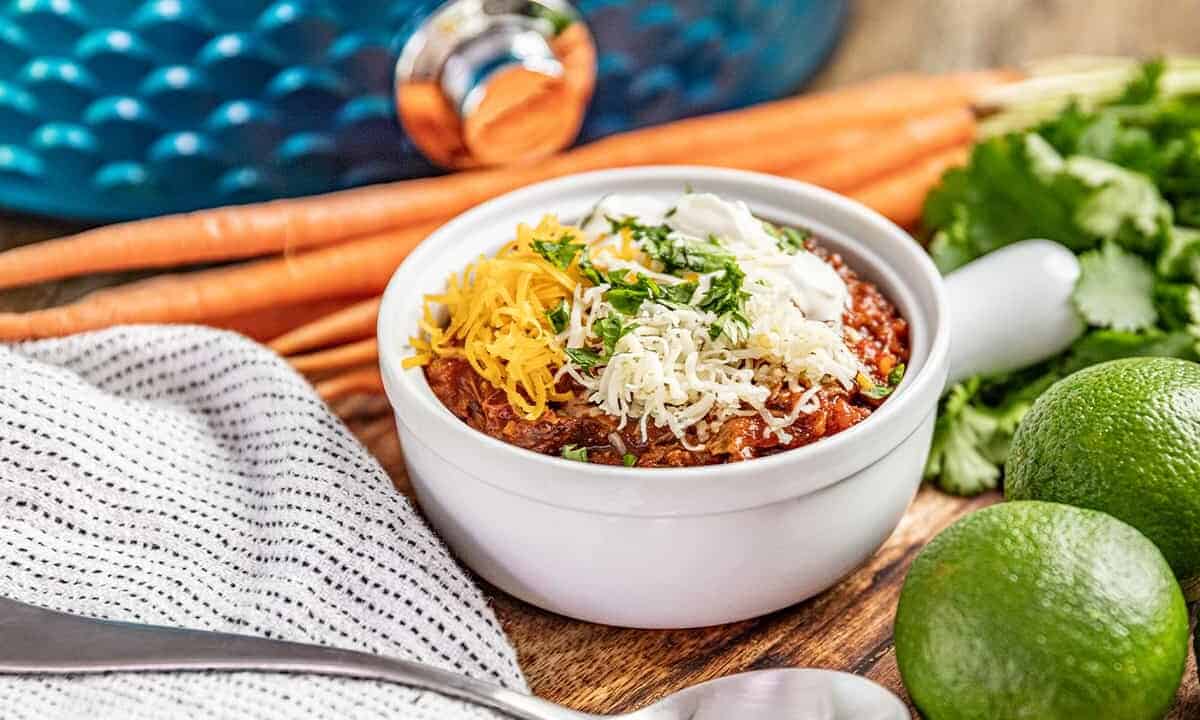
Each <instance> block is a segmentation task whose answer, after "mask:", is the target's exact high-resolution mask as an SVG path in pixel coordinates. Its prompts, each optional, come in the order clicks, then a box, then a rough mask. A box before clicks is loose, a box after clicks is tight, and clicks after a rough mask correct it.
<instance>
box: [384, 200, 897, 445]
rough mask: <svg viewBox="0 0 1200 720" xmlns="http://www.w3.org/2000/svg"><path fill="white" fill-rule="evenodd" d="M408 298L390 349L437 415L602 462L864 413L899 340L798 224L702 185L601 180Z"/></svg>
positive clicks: (885, 316)
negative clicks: (403, 335) (617, 184)
mask: <svg viewBox="0 0 1200 720" xmlns="http://www.w3.org/2000/svg"><path fill="white" fill-rule="evenodd" d="M425 303H426V310H427V311H429V315H428V319H427V320H425V321H424V322H423V323H422V328H421V333H420V334H419V335H418V336H417V337H414V338H412V339H411V340H410V342H411V343H412V344H413V346H414V347H416V348H417V351H416V353H415V354H414V355H413V356H411V357H410V358H408V359H406V360H405V365H407V366H410V367H411V366H416V365H420V366H423V367H424V368H425V376H426V380H427V381H428V383H429V385H430V387H431V388H432V390H433V392H434V394H435V395H437V397H438V399H439V400H441V401H442V403H443V404H445V406H446V407H447V408H448V409H449V410H450V411H451V412H453V413H454V414H455V415H456V416H458V417H459V418H460V419H462V420H463V421H464V422H466V423H467V424H468V425H470V426H471V427H473V428H475V429H476V430H479V431H480V432H483V433H486V434H488V435H490V436H492V437H494V438H497V439H500V440H502V441H504V442H507V443H510V444H512V445H516V446H518V447H522V448H526V449H528V450H532V451H535V452H540V453H547V454H550V455H558V456H561V457H564V458H567V459H571V460H578V461H582V462H592V463H600V464H606V465H623V466H626V467H634V466H636V467H645V468H650V467H684V466H692V465H711V464H717V463H727V462H737V461H742V460H748V459H752V458H755V457H762V456H765V455H771V454H774V453H777V452H782V451H785V450H789V449H793V448H797V447H800V446H803V445H807V444H809V443H812V442H815V441H817V440H820V439H821V438H823V437H826V436H829V435H833V434H835V433H837V432H840V431H841V430H844V429H846V428H848V427H851V426H853V425H855V424H857V423H859V422H861V421H862V420H864V419H866V417H867V416H869V415H870V414H871V412H873V411H874V410H875V408H877V407H878V406H879V405H880V404H881V403H883V402H884V401H885V400H886V399H887V397H888V396H889V395H891V393H892V392H893V390H894V389H895V388H896V387H897V385H899V383H900V382H901V380H902V379H903V377H904V372H905V368H906V361H907V360H908V354H909V353H908V324H907V322H906V321H905V320H904V319H903V318H902V317H900V315H899V314H898V313H897V311H896V309H895V306H894V305H892V303H891V302H889V301H888V299H887V298H886V297H884V295H883V293H882V292H881V291H880V290H879V288H878V287H876V286H875V285H874V284H873V283H872V282H870V281H869V280H866V279H863V278H861V277H859V276H858V274H857V273H856V272H855V271H854V270H853V269H852V268H851V267H850V266H849V265H848V264H847V263H846V262H845V260H844V259H843V258H842V257H841V256H840V255H838V254H836V253H831V252H829V251H828V250H827V249H825V248H824V247H822V246H821V244H820V242H819V240H818V239H816V238H815V237H814V236H813V235H812V233H811V232H809V231H807V230H805V229H802V228H793V227H780V226H776V225H774V224H772V223H770V222H767V221H765V220H761V219H759V218H756V217H754V216H753V215H752V214H751V213H750V210H749V208H748V207H747V206H746V205H745V203H743V202H740V201H731V200H727V199H723V198H720V197H717V196H716V195H712V194H708V193H703V192H689V193H682V194H681V195H680V197H678V198H676V199H675V200H673V201H672V202H671V203H664V202H661V201H659V200H658V199H656V198H654V197H652V196H637V195H622V194H614V195H609V196H606V197H604V198H602V199H599V200H598V201H597V203H596V206H595V207H594V208H593V209H592V210H591V211H589V212H588V214H587V216H586V217H585V218H584V219H583V221H582V222H581V223H579V225H578V226H574V225H564V224H562V222H560V220H559V218H557V217H555V216H554V215H546V216H545V217H543V218H542V219H541V220H540V221H539V222H538V224H537V225H536V226H532V225H527V224H521V225H519V226H518V227H516V228H514V240H513V241H512V242H510V243H509V244H507V245H505V246H504V247H503V248H502V249H501V250H500V251H499V252H498V253H496V254H495V255H493V256H487V257H481V258H479V259H477V260H476V261H474V262H472V263H470V264H469V265H468V266H467V267H465V268H464V269H463V270H462V271H461V272H460V273H457V274H453V275H452V276H451V277H450V278H449V279H448V282H447V289H446V291H444V292H442V293H438V294H435V295H427V296H426V298H425ZM439 311H442V313H443V314H445V315H446V316H447V317H446V319H445V321H444V322H439V321H437V320H435V319H434V318H435V316H436V315H437V314H438V312H439Z"/></svg>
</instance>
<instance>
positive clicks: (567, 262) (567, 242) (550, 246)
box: [530, 233, 584, 270]
mask: <svg viewBox="0 0 1200 720" xmlns="http://www.w3.org/2000/svg"><path fill="white" fill-rule="evenodd" d="M574 239H575V236H574V235H571V234H570V233H568V234H566V235H563V236H562V237H561V238H559V239H558V240H557V241H555V242H549V241H546V240H534V241H533V242H532V243H530V247H532V248H533V251H534V252H536V253H537V254H538V255H541V256H542V257H544V258H546V260H547V261H548V262H549V263H550V264H551V265H553V266H554V267H556V268H558V269H559V270H566V269H567V268H569V267H570V266H571V262H572V261H574V260H575V256H576V255H578V254H579V252H580V251H581V250H583V249H584V245H583V243H577V242H572V241H573V240H574Z"/></svg>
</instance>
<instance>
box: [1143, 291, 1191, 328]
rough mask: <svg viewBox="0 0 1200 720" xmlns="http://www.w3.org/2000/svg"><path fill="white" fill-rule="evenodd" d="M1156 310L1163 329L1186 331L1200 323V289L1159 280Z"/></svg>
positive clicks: (1155, 302) (1155, 301) (1155, 295)
mask: <svg viewBox="0 0 1200 720" xmlns="http://www.w3.org/2000/svg"><path fill="white" fill-rule="evenodd" d="M1154 308H1155V310H1157V311H1158V318H1159V323H1158V324H1159V325H1160V326H1161V327H1163V328H1165V329H1168V330H1186V329H1187V328H1188V327H1190V326H1192V325H1195V324H1197V323H1200V287H1197V286H1196V285H1192V284H1190V283H1173V282H1166V281H1163V280H1159V281H1157V282H1155V283H1154Z"/></svg>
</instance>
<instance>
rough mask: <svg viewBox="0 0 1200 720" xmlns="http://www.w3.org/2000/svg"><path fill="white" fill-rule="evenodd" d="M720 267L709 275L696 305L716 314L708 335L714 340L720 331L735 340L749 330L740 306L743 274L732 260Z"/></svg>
mask: <svg viewBox="0 0 1200 720" xmlns="http://www.w3.org/2000/svg"><path fill="white" fill-rule="evenodd" d="M723 270H724V272H722V273H721V274H720V275H718V276H717V277H714V278H713V281H712V285H711V286H710V287H709V289H708V292H707V293H705V294H704V297H703V298H702V299H701V300H700V309H701V310H707V311H709V312H712V313H715V314H716V315H717V322H715V323H713V326H712V327H711V328H709V336H710V337H711V338H713V339H714V340H715V339H717V338H718V337H720V336H721V335H722V334H724V335H725V337H727V338H729V339H730V340H731V341H733V342H737V341H738V340H739V339H741V338H744V337H745V336H746V334H747V333H749V331H750V321H749V320H747V319H746V314H745V310H744V309H745V305H746V298H748V297H749V293H747V292H746V291H745V290H743V289H742V283H743V281H745V279H746V274H745V273H743V272H742V269H741V268H740V267H738V266H737V263H734V262H730V263H728V264H727V265H725V267H724V268H723Z"/></svg>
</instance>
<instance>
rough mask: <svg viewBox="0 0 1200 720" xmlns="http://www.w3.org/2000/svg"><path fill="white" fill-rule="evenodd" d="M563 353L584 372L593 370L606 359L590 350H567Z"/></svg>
mask: <svg viewBox="0 0 1200 720" xmlns="http://www.w3.org/2000/svg"><path fill="white" fill-rule="evenodd" d="M563 352H564V353H566V354H567V357H569V358H571V362H573V363H575V364H576V365H578V366H579V367H580V368H582V369H584V370H591V369H592V368H594V367H596V366H597V365H599V364H600V363H601V361H602V360H603V359H604V358H602V357H601V356H600V353H598V352H596V351H595V350H592V349H590V348H566V349H564V350H563Z"/></svg>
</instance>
